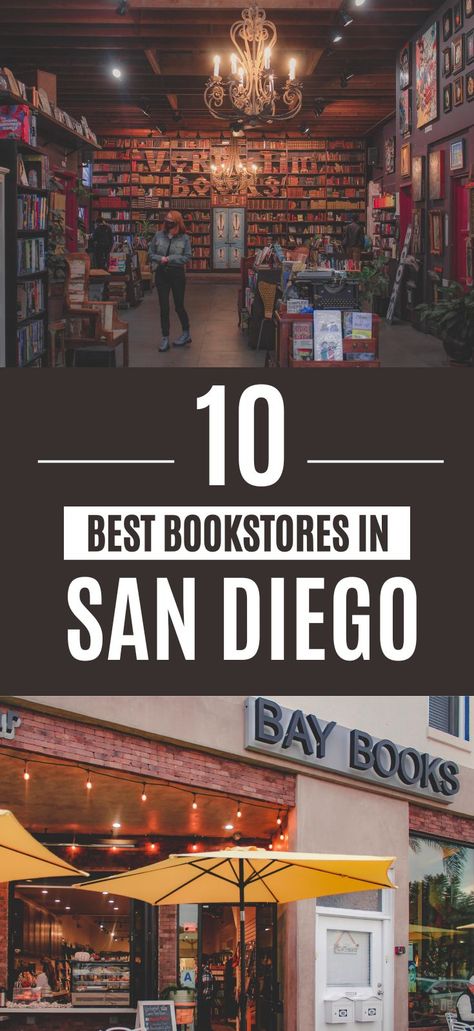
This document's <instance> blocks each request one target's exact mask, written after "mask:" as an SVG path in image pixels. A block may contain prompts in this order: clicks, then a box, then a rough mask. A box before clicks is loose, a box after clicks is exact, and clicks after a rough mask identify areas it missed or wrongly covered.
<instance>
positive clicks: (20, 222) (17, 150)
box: [0, 140, 49, 367]
mask: <svg viewBox="0 0 474 1031" xmlns="http://www.w3.org/2000/svg"><path fill="white" fill-rule="evenodd" d="M38 156H41V158H42V160H43V161H44V162H46V158H45V157H44V156H43V155H41V152H39V151H37V150H36V149H35V148H33V147H28V148H27V150H26V151H25V147H24V146H23V145H22V144H21V141H16V140H2V141H0V165H1V166H3V167H4V168H8V169H9V173H8V175H7V176H6V179H5V242H4V248H5V338H6V343H5V362H6V365H7V366H22V367H25V366H27V365H45V364H47V353H48V272H47V267H46V253H47V241H48V220H49V191H48V190H47V189H46V187H45V186H44V185H43V184H42V185H41V186H38V187H34V186H25V185H23V184H22V183H21V182H20V176H19V162H20V159H21V160H23V161H24V163H25V165H26V168H28V157H30V158H34V159H35V164H36V167H37V169H38V170H40V163H39V162H38ZM44 174H45V176H46V174H47V173H46V165H45V169H44Z"/></svg>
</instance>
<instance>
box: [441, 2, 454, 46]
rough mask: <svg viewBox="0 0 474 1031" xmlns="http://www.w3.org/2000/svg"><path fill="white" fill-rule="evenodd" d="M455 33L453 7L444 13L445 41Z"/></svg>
mask: <svg viewBox="0 0 474 1031" xmlns="http://www.w3.org/2000/svg"><path fill="white" fill-rule="evenodd" d="M452 34H453V12H452V10H451V8H449V9H448V10H447V11H445V13H444V15H443V42H444V43H447V42H448V39H451V36H452Z"/></svg>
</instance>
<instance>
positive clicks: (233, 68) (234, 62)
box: [230, 54, 237, 75]
mask: <svg viewBox="0 0 474 1031" xmlns="http://www.w3.org/2000/svg"><path fill="white" fill-rule="evenodd" d="M230 72H231V75H237V58H236V56H235V54H231V55H230Z"/></svg>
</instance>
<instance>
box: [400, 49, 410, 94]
mask: <svg viewBox="0 0 474 1031" xmlns="http://www.w3.org/2000/svg"><path fill="white" fill-rule="evenodd" d="M410 56H411V55H410V44H409V43H405V46H404V47H402V49H401V50H400V89H406V88H407V86H411V63H410Z"/></svg>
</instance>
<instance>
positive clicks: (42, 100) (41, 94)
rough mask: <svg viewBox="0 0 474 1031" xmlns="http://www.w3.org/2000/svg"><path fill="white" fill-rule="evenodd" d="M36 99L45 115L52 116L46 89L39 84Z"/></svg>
mask: <svg viewBox="0 0 474 1031" xmlns="http://www.w3.org/2000/svg"><path fill="white" fill-rule="evenodd" d="M38 101H39V106H40V108H41V110H42V111H44V113H45V115H49V117H50V118H52V117H53V111H52V108H51V103H50V100H49V97H48V94H47V93H46V90H44V89H42V88H41V86H39V87H38Z"/></svg>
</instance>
